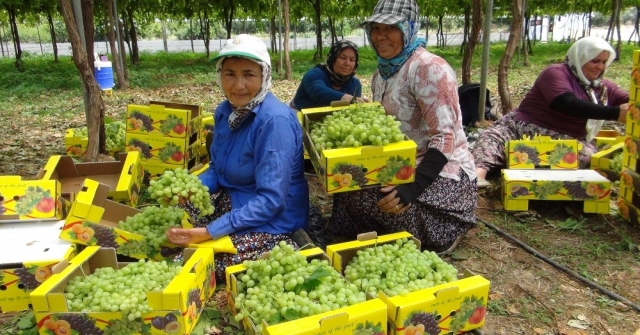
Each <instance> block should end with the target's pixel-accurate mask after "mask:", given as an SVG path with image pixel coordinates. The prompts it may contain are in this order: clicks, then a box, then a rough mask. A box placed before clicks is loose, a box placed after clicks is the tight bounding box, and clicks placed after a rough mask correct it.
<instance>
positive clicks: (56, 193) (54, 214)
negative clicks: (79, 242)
mask: <svg viewBox="0 0 640 335" xmlns="http://www.w3.org/2000/svg"><path fill="white" fill-rule="evenodd" d="M61 193H62V187H61V185H60V182H59V181H57V180H22V177H21V176H0V222H15V221H45V220H60V219H63V218H64V215H65V214H66V213H65V208H64V206H63V202H62V199H61Z"/></svg>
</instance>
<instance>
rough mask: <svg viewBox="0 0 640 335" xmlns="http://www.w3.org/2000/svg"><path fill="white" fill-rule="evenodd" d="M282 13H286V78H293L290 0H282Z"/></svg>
mask: <svg viewBox="0 0 640 335" xmlns="http://www.w3.org/2000/svg"><path fill="white" fill-rule="evenodd" d="M282 13H283V14H284V79H286V80H293V74H292V70H291V58H290V57H289V23H290V22H289V21H290V20H289V0H282Z"/></svg>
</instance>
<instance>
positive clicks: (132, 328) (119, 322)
mask: <svg viewBox="0 0 640 335" xmlns="http://www.w3.org/2000/svg"><path fill="white" fill-rule="evenodd" d="M143 328H144V323H143V322H142V321H141V319H137V318H136V319H135V320H133V321H129V320H128V319H116V320H111V321H109V325H108V326H107V327H106V328H105V329H104V335H130V334H141V333H142V329H143Z"/></svg>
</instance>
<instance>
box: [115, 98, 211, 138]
mask: <svg viewBox="0 0 640 335" xmlns="http://www.w3.org/2000/svg"><path fill="white" fill-rule="evenodd" d="M201 114H202V106H198V105H189V104H181V103H173V102H162V101H150V102H149V105H148V106H143V105H128V106H127V134H141V135H148V134H154V135H156V136H165V137H174V138H188V137H190V136H192V135H194V134H195V135H197V133H198V132H199V130H200V125H201V123H202V115H201Z"/></svg>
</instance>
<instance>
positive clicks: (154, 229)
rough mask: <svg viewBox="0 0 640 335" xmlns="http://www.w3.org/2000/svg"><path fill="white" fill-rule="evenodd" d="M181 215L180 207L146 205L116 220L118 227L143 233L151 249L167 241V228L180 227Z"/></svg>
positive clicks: (182, 213)
mask: <svg viewBox="0 0 640 335" xmlns="http://www.w3.org/2000/svg"><path fill="white" fill-rule="evenodd" d="M183 217H184V211H183V210H182V209H180V208H176V207H160V206H148V207H145V208H143V209H142V212H140V213H138V214H136V215H134V216H129V217H127V218H126V219H125V220H124V221H120V222H118V228H120V229H123V230H126V231H128V232H132V233H136V234H140V235H144V236H145V237H146V240H147V242H148V244H149V246H150V247H151V248H152V249H160V246H162V245H165V244H166V243H167V235H166V234H165V232H166V231H167V229H169V228H171V227H180V226H181V221H182V218H183ZM118 251H120V250H118Z"/></svg>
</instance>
